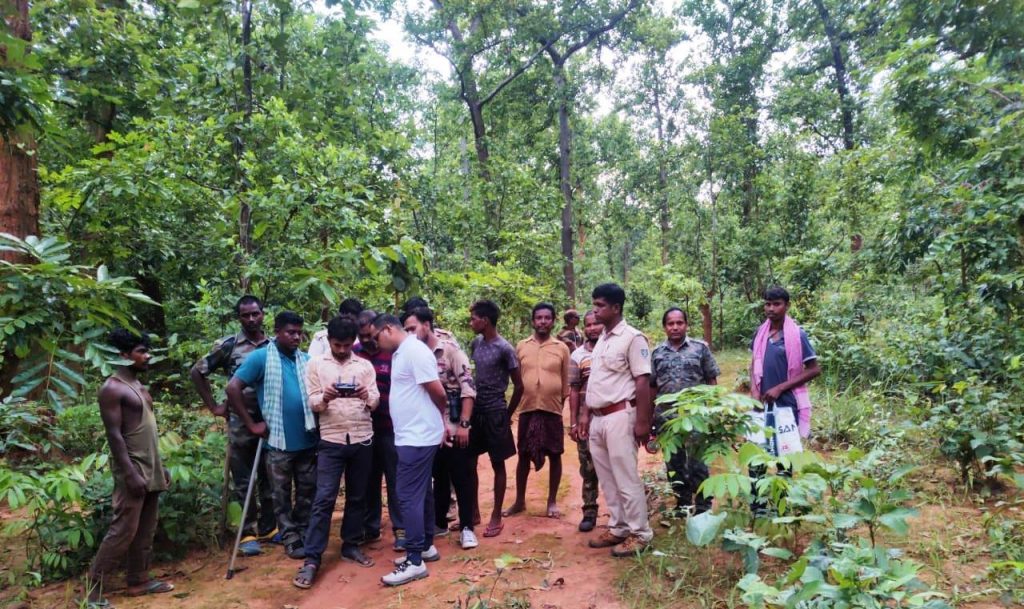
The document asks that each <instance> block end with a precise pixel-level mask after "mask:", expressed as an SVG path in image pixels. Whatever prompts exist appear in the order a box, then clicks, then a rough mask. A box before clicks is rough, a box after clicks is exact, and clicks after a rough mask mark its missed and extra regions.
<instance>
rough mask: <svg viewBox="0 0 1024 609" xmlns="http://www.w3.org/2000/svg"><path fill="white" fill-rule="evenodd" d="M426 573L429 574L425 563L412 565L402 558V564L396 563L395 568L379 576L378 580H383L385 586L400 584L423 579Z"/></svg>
mask: <svg viewBox="0 0 1024 609" xmlns="http://www.w3.org/2000/svg"><path fill="white" fill-rule="evenodd" d="M428 575H430V574H429V573H427V565H426V564H424V563H420V564H419V565H414V564H412V563H411V562H409V561H407V560H403V561H402V564H400V565H397V566H396V567H395V570H394V571H392V572H391V573H388V574H387V575H385V576H383V577H381V578H380V581H381V582H383V583H384V585H385V586H401V585H402V584H407V583H409V582H413V581H416V580H417V579H423V578H424V577H426V576H428Z"/></svg>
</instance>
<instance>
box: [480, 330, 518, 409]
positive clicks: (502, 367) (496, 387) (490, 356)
mask: <svg viewBox="0 0 1024 609" xmlns="http://www.w3.org/2000/svg"><path fill="white" fill-rule="evenodd" d="M469 349H470V351H471V352H472V354H473V367H474V369H475V371H474V375H473V377H474V380H475V381H476V404H475V405H474V406H473V412H484V411H492V410H500V409H503V408H507V407H508V406H507V404H506V403H505V391H507V390H508V380H509V374H510V373H511V372H512V371H513V370H515V369H517V368H519V359H518V358H517V357H516V350H515V347H513V346H512V345H510V344H509V342H508V341H507V340H505V339H504V338H502V337H500V336H499V337H497V338H495V339H494V340H493V341H490V342H488V341H486V340H484V337H483V336H477V337H476V338H474V339H473V342H472V343H470V345H469Z"/></svg>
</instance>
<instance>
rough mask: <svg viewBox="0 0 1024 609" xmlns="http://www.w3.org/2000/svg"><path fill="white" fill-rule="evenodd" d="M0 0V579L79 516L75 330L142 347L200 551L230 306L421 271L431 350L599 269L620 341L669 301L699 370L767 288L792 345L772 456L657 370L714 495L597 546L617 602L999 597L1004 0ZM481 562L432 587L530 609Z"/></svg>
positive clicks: (750, 327) (1014, 222) (1022, 564)
mask: <svg viewBox="0 0 1024 609" xmlns="http://www.w3.org/2000/svg"><path fill="white" fill-rule="evenodd" d="M3 7H4V19H5V22H4V25H3V27H0V137H2V145H0V526H2V529H0V557H2V560H0V602H10V603H12V606H14V605H17V604H18V603H21V605H20V606H23V607H57V606H61V607H63V606H64V605H59V604H58V601H57V600H55V599H57V598H60V599H63V598H64V596H62V594H63V592H60V591H62V590H66V589H67V586H69V585H71V584H70V582H73V581H74V578H76V577H77V576H79V575H80V574H81V573H82V572H83V570H84V569H85V568H86V567H87V565H88V562H89V560H90V559H91V557H92V555H93V553H94V552H95V549H96V546H97V545H98V543H99V541H100V539H102V534H103V531H104V530H105V528H106V526H107V524H108V523H109V519H110V500H109V496H110V489H111V486H112V481H111V480H110V476H109V474H108V471H109V467H108V465H107V457H106V455H107V451H106V445H105V439H104V435H103V427H102V424H101V423H100V417H99V411H98V409H97V407H96V399H95V396H96V390H97V388H98V387H99V385H100V383H101V382H102V381H103V379H104V378H105V377H106V376H107V375H109V374H110V372H111V370H112V369H113V368H114V367H115V366H117V365H118V361H119V360H118V355H117V353H116V350H115V349H112V348H111V347H109V346H108V345H107V344H106V343H105V336H106V334H107V332H108V331H109V330H110V329H112V328H114V327H117V326H125V327H129V328H132V329H136V330H146V331H148V332H149V333H151V335H152V336H153V337H154V341H155V350H154V352H155V353H156V355H157V357H156V358H154V362H158V363H155V365H154V366H153V368H154V369H153V371H152V372H151V373H150V374H149V375H148V377H147V378H146V383H147V384H148V385H149V387H150V390H151V391H152V393H153V395H154V398H155V399H156V401H157V405H158V408H157V414H158V418H159V420H160V426H161V430H162V432H163V435H162V436H161V450H162V452H163V453H164V454H165V455H166V457H165V461H166V463H167V464H168V465H169V469H170V470H171V476H172V479H173V481H174V484H173V487H172V490H171V491H169V492H168V493H166V496H165V497H163V498H162V500H161V520H160V530H159V531H158V533H157V553H158V557H159V558H160V560H161V561H162V564H172V565H173V564H177V563H176V561H182V560H186V559H187V557H190V556H195V555H196V553H197V552H213V551H215V550H216V551H217V552H220V553H219V554H217V556H218V557H220V556H223V555H224V554H226V553H227V552H226V551H223V550H226V547H225V546H223V545H222V544H223V543H224V539H225V536H224V534H223V533H224V529H225V528H230V525H231V522H222V521H223V520H224V518H225V517H222V514H221V505H220V497H221V487H222V484H223V481H222V469H223V457H224V450H225V442H226V441H225V435H224V433H223V430H222V429H221V428H220V427H218V424H217V423H216V421H215V420H214V418H213V417H211V416H210V415H209V413H207V412H205V411H204V410H203V408H202V404H201V402H200V401H199V400H198V396H197V395H196V394H195V392H194V390H193V388H192V386H191V384H190V383H189V376H188V371H189V368H190V367H191V365H192V364H193V363H194V362H195V361H196V360H197V359H198V358H199V357H201V356H202V355H204V354H205V353H207V352H208V351H209V349H210V347H211V345H212V344H213V341H214V340H215V339H216V338H219V337H221V336H224V335H228V334H233V333H234V332H236V331H237V319H236V317H235V315H234V311H233V307H234V304H235V301H236V300H237V299H238V297H239V296H241V295H243V294H254V295H256V296H258V297H259V298H260V299H261V300H262V301H263V302H264V303H265V304H266V308H267V312H268V315H267V317H268V320H269V319H270V318H271V316H272V314H273V313H274V312H278V311H281V310H285V309H288V310H294V311H297V312H298V313H300V314H301V315H302V316H303V318H304V319H305V320H306V327H307V330H308V331H309V332H310V334H311V333H312V332H313V331H314V330H316V329H320V328H322V327H323V326H324V324H325V323H326V321H327V320H328V319H329V318H330V317H331V316H332V315H333V314H334V313H335V311H336V310H337V308H338V305H339V303H340V302H341V301H342V300H343V299H344V298H347V297H355V298H359V299H360V300H362V301H363V302H364V303H365V305H366V306H367V307H368V308H372V309H375V310H378V311H390V310H394V309H395V308H397V307H398V306H400V305H401V303H402V302H404V301H405V300H406V299H408V298H409V297H412V296H423V297H425V298H426V299H427V300H428V301H429V302H430V304H431V306H432V308H433V309H434V310H435V312H436V314H437V317H438V323H439V325H442V326H443V327H445V328H449V329H451V330H452V331H453V332H454V333H455V334H456V335H457V336H458V337H459V339H460V340H461V341H463V344H466V343H467V341H468V340H469V339H470V338H471V337H472V332H471V331H470V329H469V326H468V321H469V310H468V306H469V304H470V303H472V302H473V301H474V300H476V299H478V298H489V299H492V300H494V301H495V302H497V303H498V304H499V305H500V306H501V308H502V312H503V313H502V314H503V317H502V321H501V328H500V329H501V332H502V334H504V335H505V336H507V337H508V338H509V340H510V341H512V340H513V337H514V338H515V339H516V340H518V339H519V338H522V337H525V336H526V335H527V334H528V333H529V331H530V326H529V317H530V309H531V307H532V306H533V305H534V304H535V303H537V302H538V301H551V302H553V303H555V305H556V307H557V308H558V310H559V314H560V313H561V312H562V311H564V310H565V309H567V308H570V307H574V308H577V309H579V310H580V311H584V310H586V309H587V308H588V307H589V305H590V293H591V290H592V289H593V288H594V287H595V286H596V285H598V284H601V283H605V282H609V281H612V282H617V283H619V284H621V285H623V286H624V287H625V289H626V292H627V302H626V308H625V315H626V318H627V320H629V322H630V323H632V324H633V325H635V326H636V327H638V328H640V329H642V330H643V331H644V332H646V334H647V335H648V336H649V337H651V340H652V342H653V343H655V344H656V343H657V342H660V341H661V340H662V339H663V337H664V332H663V330H662V328H661V314H662V312H663V311H664V310H665V309H666V308H667V307H669V306H679V307H681V308H683V309H684V310H685V311H687V313H688V314H689V318H690V320H691V323H690V335H691V336H695V337H697V338H702V339H703V340H704V341H706V342H707V343H708V344H709V345H711V346H712V349H713V350H714V352H715V353H716V355H717V356H719V357H720V359H721V360H722V361H723V362H731V365H732V367H733V369H734V373H731V374H730V375H729V383H728V385H727V386H728V389H742V387H743V385H744V383H745V382H746V380H747V379H746V375H747V373H746V371H745V370H746V366H747V365H748V363H749V352H748V351H747V349H748V348H749V346H750V344H751V339H752V338H753V335H754V332H755V330H756V329H757V327H758V325H759V324H760V323H761V321H762V319H763V310H762V299H761V294H762V292H763V290H764V289H765V288H767V287H769V286H772V285H782V286H785V287H786V288H787V289H788V290H789V292H790V294H791V295H792V297H793V304H792V309H791V312H792V315H793V316H794V318H796V319H797V320H798V321H799V322H800V323H801V325H802V326H803V327H804V328H806V330H807V333H808V334H809V336H810V337H811V340H812V341H813V342H814V347H815V350H816V351H817V353H818V355H819V361H820V363H821V367H822V369H823V375H822V377H821V378H820V379H819V380H817V381H815V384H814V385H813V386H812V395H813V397H814V399H815V401H816V405H817V406H816V411H815V412H816V414H815V422H814V430H813V433H812V437H811V441H810V443H809V447H808V448H809V449H810V450H807V451H805V452H804V453H802V454H801V457H800V458H793V459H792V460H790V459H788V458H779V457H772V456H771V455H767V454H764V453H763V452H755V451H753V450H752V449H746V447H743V446H741V447H737V446H734V440H735V438H736V437H737V436H742V435H743V427H744V425H745V423H744V421H745V420H746V419H743V418H742V417H741V416H740V415H739V414H737V413H741V412H743V411H744V410H745V409H747V408H749V400H748V399H747V398H746V397H744V396H743V395H741V393H742V391H741V392H740V393H730V392H727V391H698V392H691V393H684V394H681V395H680V397H679V399H678V402H677V405H678V409H679V412H680V413H681V415H685V416H681V417H680V420H684V419H685V420H688V421H689V422H690V423H692V426H689V427H687V428H686V429H684V428H683V427H682V426H680V427H679V428H678V430H677V433H678V434H679V436H680V437H681V436H685V435H686V434H688V433H690V432H691V431H692V430H693V429H697V430H701V431H704V432H706V435H705V441H706V442H705V444H706V446H707V451H706V453H705V457H706V460H708V462H709V463H711V464H712V469H713V471H715V472H716V474H715V475H714V476H712V478H711V479H709V481H708V486H707V487H706V488H708V490H709V492H710V493H711V494H713V495H714V497H715V502H716V506H717V508H716V511H715V514H714V516H713V517H709V518H707V519H701V520H698V519H691V520H689V521H687V522H670V523H668V526H667V528H663V529H661V531H660V532H659V533H658V537H657V541H656V547H657V548H658V549H659V552H660V554H658V555H655V556H651V555H648V556H645V557H641V558H637V559H636V560H633V561H631V562H630V564H629V565H628V566H627V565H624V563H621V562H620V563H616V565H615V571H612V575H611V576H610V578H609V582H608V583H607V586H608V587H609V589H612V590H614V591H615V594H616V595H617V598H618V601H617V602H619V603H621V605H620V606H622V607H645V608H646V607H651V608H654V607H698V606H700V607H734V606H746V607H753V608H761V607H783V606H785V607H794V606H797V605H798V604H799V605H800V606H806V607H865V608H868V607H928V608H931V609H938V608H940V607H950V606H965V607H978V608H982V607H995V606H1013V605H1015V604H1018V603H1022V602H1024V592H1022V591H1024V515H1022V512H1021V510H1022V508H1024V495H1022V494H1021V492H1020V489H1021V488H1022V487H1024V318H1022V311H1024V19H1022V18H1021V15H1022V14H1024V3H1022V2H1021V1H1020V0H884V1H883V0H855V1H852V2H843V1H839V0H549V1H537V0H327V2H326V4H325V3H323V2H319V1H318V2H314V3H308V2H296V1H293V0H230V1H225V0H32V1H29V0H3ZM383 31H388V32H392V33H394V32H400V33H399V34H394V35H393V36H392V39H390V40H386V39H385V36H384V35H382V32H383ZM393 47H395V48H397V47H401V48H403V49H405V51H406V52H407V53H408V54H409V57H412V59H405V60H402V59H398V58H397V55H396V53H395V48H393ZM513 342H514V341H513ZM674 441H677V442H681V441H682V440H681V439H680V438H676V439H675V440H673V439H672V438H667V439H666V441H665V442H666V443H667V444H668V445H669V446H671V445H672V443H673V442H674ZM748 446H749V445H748ZM752 464H753V465H758V464H763V465H768V466H770V467H771V468H772V469H773V471H778V472H781V471H782V470H783V469H785V468H786V467H788V466H790V465H792V466H794V468H795V470H796V473H795V474H794V476H792V477H787V476H782V475H773V476H769V477H768V480H769V481H770V484H767V485H759V484H755V483H753V482H752V479H751V478H750V477H749V476H748V475H747V466H748V465H752ZM569 469H571V468H569ZM649 482H650V484H651V489H650V493H651V494H652V495H657V494H658V488H657V487H658V484H659V482H658V481H657V480H649ZM662 482H664V481H663V480H662ZM758 494H760V495H761V496H763V497H767V498H769V499H771V500H772V501H774V502H775V503H776V504H777V505H776V507H777V513H776V517H775V518H773V519H769V520H770V521H767V522H766V521H763V519H759V518H756V517H754V516H753V515H752V514H751V513H750V511H749V510H748V509H747V508H746V506H747V504H748V502H749V499H750V498H751V496H753V495H758ZM652 501H653V500H652ZM237 507H238V506H237V505H232V506H231V509H230V510H229V514H228V515H227V516H226V519H227V520H228V521H234V522H237V519H238V516H237V511H238V510H237ZM943 514H946V515H947V516H945V517H944V516H943ZM228 544H229V545H228V546H227V547H229V546H230V542H228ZM514 551H515V548H514V549H513V552H514ZM523 551H525V550H523ZM505 556H506V558H505V562H502V563H501V564H499V565H498V566H497V573H496V575H495V574H493V573H492V576H493V577H492V578H491V580H487V582H488V584H487V585H486V586H483V588H484V592H480V591H479V590H477V589H476V588H472V589H471V590H470V592H468V593H465V604H462V602H463V601H462V600H460V601H459V603H460V604H459V605H458V606H460V607H463V606H465V607H466V608H467V609H468V608H469V607H475V608H478V609H484V608H485V607H489V608H494V607H524V606H526V607H528V606H531V604H530V603H531V602H532V603H533V604H532V606H534V607H541V606H542V605H544V603H543V601H542V600H538V597H536V595H537V594H543V593H541V592H533V593H531V594H532V595H533V596H529V598H527V597H526V596H523V595H522V594H521V593H517V592H515V591H514V590H511V591H507V592H505V596H503V597H501V596H494V590H495V588H494V587H491V586H490V583H489V582H490V581H492V580H493V581H494V583H495V585H497V584H498V583H499V581H498V580H502V577H503V573H506V569H507V570H508V572H511V569H512V567H511V566H508V564H511V563H509V562H508V561H509V560H511V559H510V558H508V555H507V554H506V555H505ZM218 560H219V558H218ZM499 560H500V559H499ZM531 560H532V559H531ZM506 563H507V564H506ZM218 564H219V563H218ZM531 564H532V563H530V561H529V560H528V561H526V564H525V566H523V565H520V567H521V568H522V569H524V570H525V571H524V573H525V572H526V571H528V570H529V569H530V568H533V567H531V566H530V565H531ZM700 564H713V565H717V566H718V567H716V568H712V569H709V570H703V569H699V568H697V566H698V565H700ZM217 568H218V569H219V568H220V567H217ZM289 569H290V567H289ZM493 570H494V569H493V568H492V571H493ZM544 583H545V584H547V583H548V580H547V579H545V580H544ZM459 585H460V586H462V589H465V588H466V586H465V585H462V584H459ZM503 585H504V584H503ZM486 588H490V591H491V596H487V595H486ZM499 589H502V590H503V589H504V588H499ZM474 590H476V591H475V592H474ZM641 590H642V591H643V592H644V593H643V594H638V591H641ZM517 594H518V596H517ZM198 597H201V593H200V592H193V593H192V599H193V600H195V599H196V598H198ZM437 602H438V603H439V604H438V605H436V606H453V605H450V604H449V605H446V604H444V603H442V602H441V601H437ZM448 602H451V601H450V599H449V601H448ZM524 602H525V604H522V603H524ZM200 603H201V601H200ZM398 603H399V604H401V599H400V597H399V600H398ZM473 603H475V604H473ZM517 603H519V604H517ZM281 604H282V603H279V602H278V603H276V604H268V605H266V606H267V607H271V606H273V607H275V608H279V607H280V606H281ZM600 605H601V604H600V603H599V606H600ZM67 606H69V607H71V606H76V605H73V604H69V605H67ZM139 606H142V605H139ZM146 606H149V605H146ZM154 606H155V605H154ZM181 606H184V605H181ZM195 606H197V607H200V606H205V605H202V604H198V605H195ZM216 606H233V605H216ZM237 606H262V605H237ZM287 606H290V605H287ZM381 606H383V605H381ZM421 606H428V605H421ZM544 606H548V605H544ZM563 606H565V607H575V606H585V604H573V603H566V604H564V605H563ZM592 606H593V605H592ZM607 606H612V605H607Z"/></svg>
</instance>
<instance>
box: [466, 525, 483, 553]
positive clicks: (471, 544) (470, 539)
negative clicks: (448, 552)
mask: <svg viewBox="0 0 1024 609" xmlns="http://www.w3.org/2000/svg"><path fill="white" fill-rule="evenodd" d="M461 541H462V549H463V550H472V549H473V548H475V547H477V546H478V545H480V542H479V541H477V539H476V535H474V534H473V531H472V530H470V529H462V540H461Z"/></svg>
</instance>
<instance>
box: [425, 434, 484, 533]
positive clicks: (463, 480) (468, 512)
mask: <svg viewBox="0 0 1024 609" xmlns="http://www.w3.org/2000/svg"><path fill="white" fill-rule="evenodd" d="M475 462H476V458H475V456H474V454H473V451H472V450H470V449H469V448H468V447H467V448H457V447H455V446H443V447H441V450H440V451H438V453H437V456H436V457H434V524H435V525H437V528H439V529H444V528H447V527H448V520H447V518H446V517H447V514H448V506H450V505H451V502H452V494H451V493H450V492H448V491H447V489H448V487H449V485H451V486H454V487H455V499H456V500H457V501H458V504H459V529H460V530H461V529H470V530H472V529H473V518H474V514H475V512H476V494H475V493H474V492H473V486H474V485H473V464H474V463H475Z"/></svg>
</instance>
